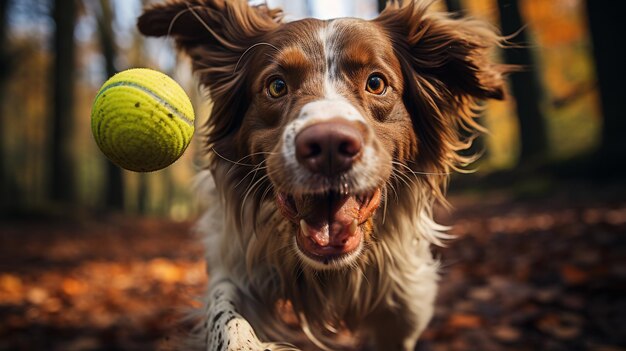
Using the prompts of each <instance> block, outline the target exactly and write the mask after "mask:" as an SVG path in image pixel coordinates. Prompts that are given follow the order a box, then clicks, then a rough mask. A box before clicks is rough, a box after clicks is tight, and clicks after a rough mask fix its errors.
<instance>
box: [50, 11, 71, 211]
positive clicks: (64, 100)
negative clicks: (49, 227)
mask: <svg viewBox="0 0 626 351" xmlns="http://www.w3.org/2000/svg"><path fill="white" fill-rule="evenodd" d="M53 18H54V22H55V24H56V31H55V34H54V43H53V44H54V45H53V47H54V52H55V57H54V72H53V74H52V77H53V78H52V105H53V108H52V111H53V115H52V140H50V142H51V144H52V145H51V150H52V155H51V157H50V162H51V163H50V171H51V174H50V176H51V178H50V184H49V194H50V197H51V198H52V200H54V201H58V202H64V203H70V202H72V201H73V200H74V197H75V187H74V165H73V157H72V152H71V148H72V142H71V137H72V131H73V128H72V127H73V123H74V118H73V117H74V113H73V112H74V111H73V109H74V62H75V60H74V51H75V43H74V25H75V22H76V3H75V0H55V1H54V9H53Z"/></svg>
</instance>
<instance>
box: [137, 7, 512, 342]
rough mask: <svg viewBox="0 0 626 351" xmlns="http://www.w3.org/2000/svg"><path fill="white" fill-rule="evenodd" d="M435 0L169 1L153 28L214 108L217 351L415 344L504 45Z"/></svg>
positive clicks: (156, 13) (208, 216)
mask: <svg viewBox="0 0 626 351" xmlns="http://www.w3.org/2000/svg"><path fill="white" fill-rule="evenodd" d="M431 2H432V1H430V2H423V1H389V2H388V4H387V7H386V8H385V10H384V11H383V12H382V13H381V14H380V15H379V16H378V17H377V18H375V19H373V20H362V19H356V18H341V19H334V20H327V21H323V20H317V19H303V20H298V21H293V22H288V23H285V22H284V21H283V14H282V12H281V11H280V10H277V9H270V8H269V7H268V6H267V5H266V4H261V5H256V6H252V5H249V4H248V3H247V2H246V1H244V0H170V1H168V2H165V3H162V4H156V5H151V6H149V7H147V8H146V9H144V13H143V14H142V15H141V16H140V17H139V19H138V28H139V30H140V31H141V33H143V34H144V35H147V36H157V37H158V36H167V37H171V38H173V39H174V40H175V43H176V45H177V49H178V50H179V51H181V52H184V53H186V54H187V55H188V56H189V57H190V58H191V62H192V69H193V71H194V72H195V74H196V75H197V77H198V79H199V84H200V85H201V86H202V87H205V88H206V90H207V91H208V93H209V94H210V100H211V101H212V103H213V105H212V110H211V113H210V117H209V119H208V122H207V125H205V126H204V129H203V132H202V133H201V134H202V135H201V140H200V143H201V144H202V149H203V151H202V152H203V153H204V154H205V155H208V156H209V158H208V159H209V161H208V163H207V165H206V172H208V173H210V177H205V178H202V179H201V181H200V183H201V184H203V185H204V186H205V187H207V186H208V187H209V188H211V189H210V190H207V191H206V192H202V193H201V196H202V197H203V198H205V200H207V201H208V202H209V206H208V209H207V210H206V213H205V214H204V216H203V217H202V218H201V219H200V222H199V224H198V230H199V231H200V232H201V233H202V234H203V236H204V237H205V239H206V251H207V266H208V273H209V277H210V284H209V287H208V292H207V302H206V308H205V309H204V310H203V312H202V320H203V323H201V325H200V326H199V327H198V331H197V340H196V343H197V346H200V348H201V349H205V350H300V349H302V350H320V349H322V350H356V349H366V350H405V351H407V350H413V349H414V347H415V345H416V342H417V340H418V337H419V336H420V333H422V331H423V330H424V329H425V327H426V325H427V324H428V322H429V320H430V319H431V316H432V314H433V305H434V299H435V295H436V292H437V280H438V263H437V261H436V260H435V259H433V257H432V254H431V252H430V246H431V245H433V244H437V245H441V244H442V241H444V240H445V239H448V238H449V236H448V235H447V234H446V233H445V231H446V230H447V228H446V227H443V226H440V225H438V224H436V223H435V222H434V220H433V216H432V212H433V210H432V209H433V205H434V204H435V203H437V202H440V203H445V199H444V193H445V188H446V185H447V181H448V176H449V174H450V172H452V171H454V170H458V169H461V168H462V167H463V166H465V165H466V164H468V162H470V161H472V157H471V156H467V155H462V154H460V153H459V152H460V151H461V150H464V149H467V148H468V147H469V146H470V145H471V143H472V140H473V137H474V136H475V135H476V134H477V133H478V132H480V131H482V128H481V126H480V125H478V124H477V123H476V121H475V117H476V114H477V113H478V111H479V109H480V105H479V102H480V101H481V100H485V99H502V98H503V97H504V95H505V92H504V84H505V83H504V75H505V74H506V72H507V67H506V66H505V65H501V64H498V63H496V62H494V61H493V60H492V55H491V54H490V50H491V49H492V48H493V47H497V46H502V45H503V43H504V42H505V41H504V38H503V37H501V36H499V35H498V33H497V31H495V30H494V29H493V28H491V27H490V26H489V25H486V24H484V23H482V22H481V21H478V20H474V19H467V18H466V19H454V18H452V17H451V16H449V15H448V14H445V13H437V12H434V11H432V10H430V9H429V6H430V3H431Z"/></svg>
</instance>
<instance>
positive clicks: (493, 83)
mask: <svg viewBox="0 0 626 351" xmlns="http://www.w3.org/2000/svg"><path fill="white" fill-rule="evenodd" d="M430 3H432V1H431V2H428V1H426V2H422V3H421V4H419V5H418V4H416V2H414V1H412V0H410V1H404V2H402V1H400V2H398V1H391V2H389V3H388V6H387V8H386V9H385V11H383V12H382V13H381V15H380V16H379V17H378V18H376V19H375V20H374V21H375V22H377V23H379V24H380V25H382V26H383V27H384V28H385V29H386V30H387V32H388V33H389V35H390V36H391V38H392V40H393V41H394V45H395V48H396V52H397V53H398V54H399V55H401V56H402V57H401V60H402V59H404V60H407V61H408V62H407V63H408V64H409V65H410V67H411V68H412V70H413V71H414V72H415V73H416V75H417V76H419V77H423V78H424V79H425V80H426V82H425V83H428V84H431V85H433V86H434V87H435V88H437V89H438V90H439V93H445V92H449V93H450V94H451V95H452V96H451V97H453V98H454V97H455V96H456V97H458V96H459V95H466V96H471V97H474V98H478V99H487V98H493V99H502V98H503V97H504V86H505V82H504V79H503V73H504V72H505V71H506V70H507V67H505V66H503V65H498V64H495V63H494V62H493V60H492V57H491V54H492V52H491V49H492V48H493V47H494V46H498V45H500V44H501V42H502V37H501V36H499V35H498V33H497V32H496V31H495V30H494V28H492V27H490V26H489V25H488V24H485V23H484V22H482V21H479V20H473V19H452V18H450V17H449V16H447V15H444V14H441V13H427V10H428V7H429V6H430V5H429V4H430ZM440 88H443V90H441V89H440Z"/></svg>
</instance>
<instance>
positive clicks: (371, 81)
mask: <svg viewBox="0 0 626 351" xmlns="http://www.w3.org/2000/svg"><path fill="white" fill-rule="evenodd" d="M365 89H367V91H369V92H370V93H372V94H376V95H382V94H384V93H385V90H387V85H386V84H385V80H384V79H383V78H382V77H381V76H380V75H378V74H372V75H371V76H369V77H368V78H367V85H366V86H365Z"/></svg>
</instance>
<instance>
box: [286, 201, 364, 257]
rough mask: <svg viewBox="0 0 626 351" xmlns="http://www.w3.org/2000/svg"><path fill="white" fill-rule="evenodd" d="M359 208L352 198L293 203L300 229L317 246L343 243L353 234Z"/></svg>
mask: <svg viewBox="0 0 626 351" xmlns="http://www.w3.org/2000/svg"><path fill="white" fill-rule="evenodd" d="M360 207H361V205H360V204H359V203H358V202H357V200H356V199H355V197H354V196H339V195H329V196H327V197H318V196H315V197H313V196H308V197H304V198H302V199H300V201H296V208H297V210H298V213H299V214H300V218H301V222H300V224H301V228H302V230H303V231H306V232H307V233H303V234H304V235H305V236H308V237H310V238H311V239H313V241H315V242H316V243H317V244H318V245H320V246H329V245H332V246H341V245H343V244H345V242H346V240H347V238H348V237H350V236H351V235H353V234H354V232H355V228H356V225H357V224H358V219H359V211H360ZM302 221H304V222H305V223H302ZM351 226H353V228H351Z"/></svg>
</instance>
